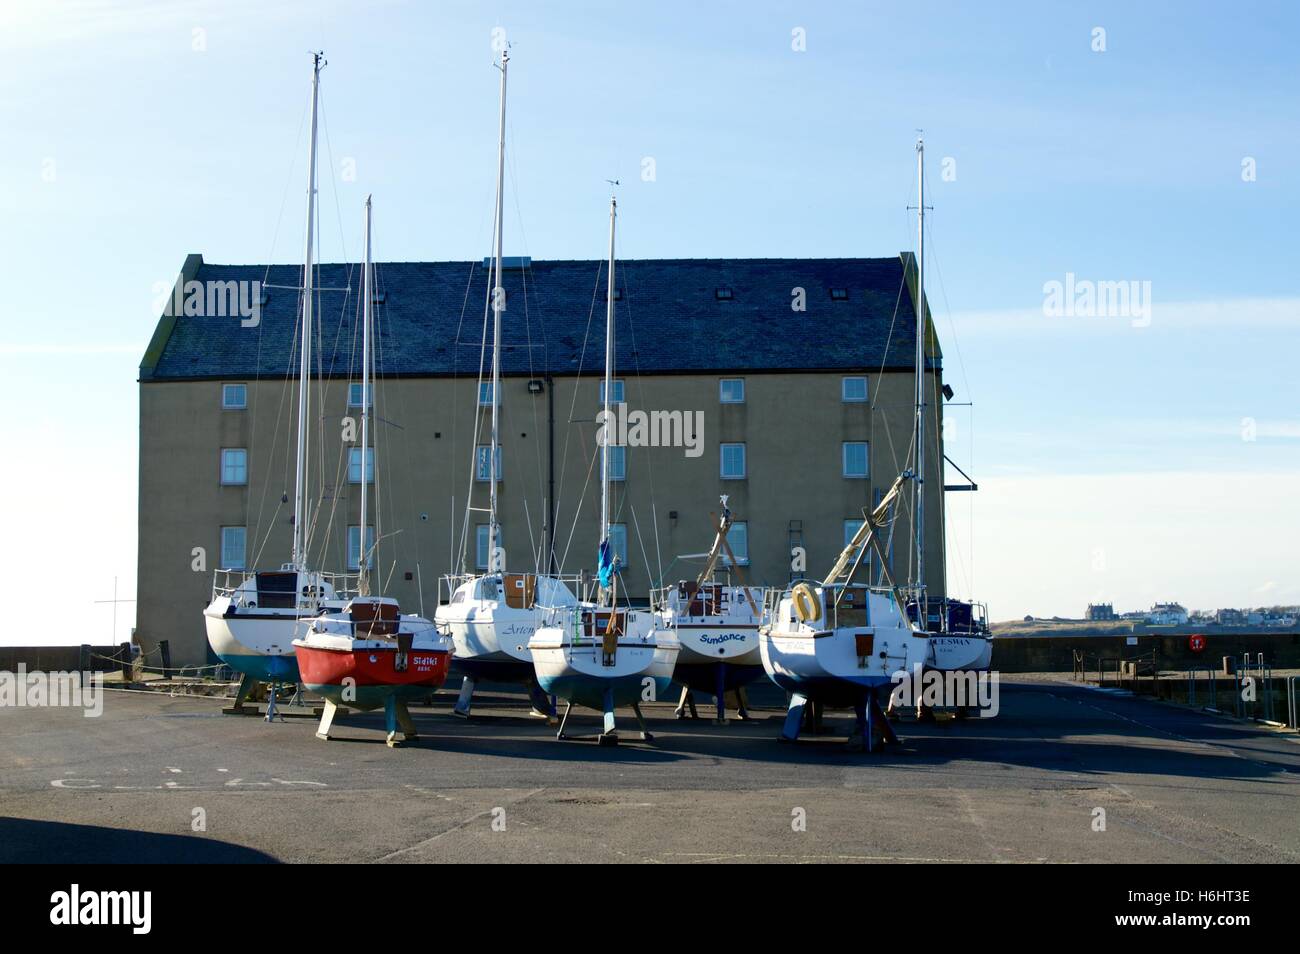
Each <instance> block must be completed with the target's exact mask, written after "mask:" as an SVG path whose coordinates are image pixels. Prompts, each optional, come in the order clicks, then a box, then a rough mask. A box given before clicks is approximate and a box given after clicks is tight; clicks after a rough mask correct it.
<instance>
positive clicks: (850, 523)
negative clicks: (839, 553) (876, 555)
mask: <svg viewBox="0 0 1300 954" xmlns="http://www.w3.org/2000/svg"><path fill="white" fill-rule="evenodd" d="M864 523H866V521H865V520H845V521H844V545H845V546H846V547H847V546H848V545H849V544H850V543H852V542H853V537H854V536H855V535H856V534H857V532H858V531H859V530H861V529H862V525H863V524H864ZM861 552H862V547H858V548H857V549H856V550H854V551H853V559H855V560H856V559H857V558H858V554H859V553H861ZM866 559H867V560H870V559H871V557H870V555H868V556H867V558H866Z"/></svg>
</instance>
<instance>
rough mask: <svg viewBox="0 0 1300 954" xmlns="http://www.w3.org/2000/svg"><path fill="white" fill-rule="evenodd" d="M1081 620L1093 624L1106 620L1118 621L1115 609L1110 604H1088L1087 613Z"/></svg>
mask: <svg viewBox="0 0 1300 954" xmlns="http://www.w3.org/2000/svg"><path fill="white" fill-rule="evenodd" d="M1083 618H1084V619H1086V620H1090V621H1093V622H1100V621H1102V620H1108V619H1118V618H1119V617H1118V616H1116V615H1115V607H1114V606H1112V605H1111V604H1110V603H1089V604H1088V609H1087V611H1086V612H1085V613H1084V614H1083Z"/></svg>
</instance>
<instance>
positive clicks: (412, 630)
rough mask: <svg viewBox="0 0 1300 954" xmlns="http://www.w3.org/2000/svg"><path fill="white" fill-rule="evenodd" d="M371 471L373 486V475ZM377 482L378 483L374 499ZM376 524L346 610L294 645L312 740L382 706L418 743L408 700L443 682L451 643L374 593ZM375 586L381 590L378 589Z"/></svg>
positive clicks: (366, 406)
mask: <svg viewBox="0 0 1300 954" xmlns="http://www.w3.org/2000/svg"><path fill="white" fill-rule="evenodd" d="M370 213H371V204H370V196H366V211H365V265H364V268H365V271H364V274H363V276H362V280H361V294H362V298H361V315H362V318H361V393H362V395H363V397H364V400H363V401H362V407H361V460H362V461H363V462H364V461H366V460H367V458H368V455H369V451H370V415H371V413H372V412H373V408H374V401H373V400H372V399H371V387H372V385H371V381H372V377H373V375H372V370H373V369H372V364H373V361H374V359H373V356H372V349H371V347H370V340H371V335H370V329H371V324H372V319H371V311H372V309H373V308H374V288H373V285H372V277H373V274H374V265H373V264H372V263H371V254H370ZM379 476H380V475H379V471H378V468H376V470H375V479H376V481H377V480H378V478H379ZM377 495H378V485H376V496H377ZM369 498H370V492H369V480H368V479H367V475H366V474H364V473H363V474H362V480H361V521H360V526H361V527H362V528H365V527H368V526H369V523H368V522H367V520H368V517H369V513H368V509H369V507H368V505H369ZM381 529H382V528H381V527H380V526H379V525H378V521H376V527H375V530H376V533H375V543H374V544H373V545H371V546H367V545H366V540H365V536H364V530H363V536H362V543H361V553H360V558H359V560H358V565H359V573H358V581H357V593H356V595H355V596H353V597H352V598H351V599H350V600H349V601H348V602H347V604H346V605H344V606H342V607H340V608H338V609H327V610H326V611H325V612H323V613H321V614H320V615H319V616H317V617H315V618H314V619H312V620H311V621H310V623H309V624H308V628H307V632H306V633H305V634H304V635H302V636H301V637H299V638H298V639H295V640H294V641H293V647H294V654H295V656H296V657H297V659H298V668H299V673H300V675H301V677H302V681H303V683H304V684H306V686H307V688H308V689H311V690H312V691H313V692H315V693H317V694H319V695H320V696H322V697H323V698H324V699H325V709H324V712H323V713H322V715H321V721H320V725H319V727H318V728H317V730H316V736H317V738H320V739H329V737H330V729H331V727H332V726H333V724H334V719H335V716H336V715H337V714H338V712H339V710H340V709H357V710H361V711H365V710H368V709H377V708H381V707H382V708H383V710H384V716H385V720H386V723H387V728H388V738H387V742H388V745H389V746H390V747H391V746H394V745H396V744H397V731H398V729H399V728H400V729H401V730H402V732H403V734H404V735H405V737H406V739H407V740H408V741H412V740H414V739H415V738H416V731H415V724H414V722H413V721H412V720H411V715H410V713H409V712H408V711H407V708H406V703H407V702H408V701H409V700H411V699H418V698H422V697H424V696H427V695H429V693H431V692H433V691H434V690H436V689H438V688H439V687H441V686H442V684H443V682H444V680H446V678H447V668H448V662H449V660H450V657H451V648H452V647H451V640H450V639H449V638H448V637H446V636H444V635H442V634H441V633H439V632H438V631H437V630H436V629H435V628H434V624H433V623H432V622H430V621H429V620H427V619H424V618H423V617H421V616H417V615H414V614H409V613H403V612H402V611H401V607H400V606H399V605H398V602H397V600H395V599H392V598H391V597H386V596H383V595H382V593H372V592H371V589H372V581H371V579H370V564H371V562H372V560H373V558H374V552H375V550H376V549H377V548H378V546H379V541H380V540H381V539H383V535H382V534H381V533H380V532H379V531H380V530H381ZM374 589H379V586H378V585H376V586H375V587H374Z"/></svg>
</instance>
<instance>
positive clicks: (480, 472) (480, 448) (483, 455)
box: [474, 444, 503, 484]
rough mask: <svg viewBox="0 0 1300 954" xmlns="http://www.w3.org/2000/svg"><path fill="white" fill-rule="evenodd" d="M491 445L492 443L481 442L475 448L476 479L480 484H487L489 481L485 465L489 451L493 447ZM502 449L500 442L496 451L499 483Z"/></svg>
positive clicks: (498, 479)
mask: <svg viewBox="0 0 1300 954" xmlns="http://www.w3.org/2000/svg"><path fill="white" fill-rule="evenodd" d="M491 447H492V445H491V444H479V445H477V446H476V447H475V448H474V480H475V481H476V482H478V483H480V484H486V483H487V482H488V479H487V474H486V472H485V469H484V467H483V465H484V464H485V463H486V462H487V456H488V451H489V450H490V449H491ZM502 450H503V448H502V447H501V445H500V444H498V445H497V452H496V468H495V470H496V480H497V483H500V482H501V455H502Z"/></svg>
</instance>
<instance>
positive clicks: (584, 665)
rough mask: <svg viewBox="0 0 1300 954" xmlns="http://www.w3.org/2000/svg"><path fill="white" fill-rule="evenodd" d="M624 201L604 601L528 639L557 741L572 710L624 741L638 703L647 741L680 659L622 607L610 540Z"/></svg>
mask: <svg viewBox="0 0 1300 954" xmlns="http://www.w3.org/2000/svg"><path fill="white" fill-rule="evenodd" d="M617 218H618V202H617V200H616V199H614V198H613V197H612V196H611V197H610V200H609V268H608V273H607V276H606V277H607V279H608V281H607V288H606V295H605V394H604V405H605V406H604V412H603V414H602V418H601V420H602V429H601V440H600V441H599V442H598V443H599V444H600V445H601V446H600V448H599V450H598V453H599V454H600V461H601V466H600V485H601V486H600V545H599V548H598V551H597V554H598V555H597V566H598V570H597V575H598V578H599V581H600V591H599V597H598V599H597V600H596V601H594V602H586V601H584V602H582V603H580V604H578V605H576V606H563V607H552V608H550V609H549V610H548V613H547V619H546V622H545V624H544V625H542V626H540V627H539V628H538V629H537V631H536V632H535V633H534V634H533V637H532V639H531V640H529V643H528V647H529V649H530V650H531V651H532V657H533V667H534V670H535V672H536V674H537V681H538V683H539V684H540V685H541V687H542V689H543V690H544V691H545V692H548V693H550V694H551V695H554V696H556V697H558V698H560V699H563V700H564V701H565V703H566V706H565V710H564V718H563V719H562V720H561V722H560V729H559V732H558V733H557V737H558V738H561V739H563V738H566V735H565V729H566V727H567V726H568V722H569V714H570V713H571V712H572V710H573V707H574V705H581V706H586V707H588V708H591V709H596V710H598V711H600V712H602V713H603V715H604V723H603V731H602V732H601V733H600V736H599V737H598V738H599V741H600V743H601V744H602V745H615V744H617V743H618V734H617V731H616V728H615V722H614V709H615V708H616V707H617V706H620V705H630V706H632V710H633V712H635V713H636V719H637V724H638V725H639V727H640V729H641V738H642V739H643V740H645V741H649V740H650V739H651V738H652V736H651V735H650V732H649V731H648V730H647V729H646V725H645V719H644V718H643V717H642V715H641V707H640V705H639V703H640V702H642V701H648V700H652V699H659V698H662V697H664V695H665V694H666V693H667V692H668V688H669V685H670V684H671V682H672V676H673V669H674V667H675V665H676V662H677V653H678V642H677V636H676V634H675V632H674V631H673V630H672V629H671V628H668V627H662V626H659V625H657V621H656V617H655V614H654V613H653V612H652V611H650V610H641V609H632V608H631V607H630V606H625V607H619V606H618V570H619V566H618V559H617V558H616V556H615V555H614V552H613V544H612V543H611V541H610V536H609V527H610V457H611V455H610V454H609V453H608V452H607V450H606V447H605V445H606V444H607V443H609V432H610V431H611V430H612V428H609V427H608V426H605V425H606V424H607V422H609V421H610V420H612V418H613V415H612V413H611V407H610V405H611V400H612V395H613V392H614V228H615V224H616V221H617Z"/></svg>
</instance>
